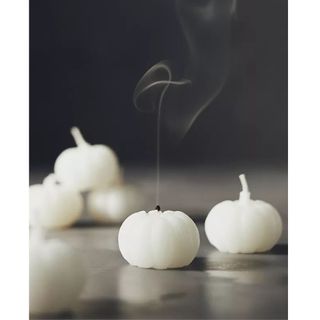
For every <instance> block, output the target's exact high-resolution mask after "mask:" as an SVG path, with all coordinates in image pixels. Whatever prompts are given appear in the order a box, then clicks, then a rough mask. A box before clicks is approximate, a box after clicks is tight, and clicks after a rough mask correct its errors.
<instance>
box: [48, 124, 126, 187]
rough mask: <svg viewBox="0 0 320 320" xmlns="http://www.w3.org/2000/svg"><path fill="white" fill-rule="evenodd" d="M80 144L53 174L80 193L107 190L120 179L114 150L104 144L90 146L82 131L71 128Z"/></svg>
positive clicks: (59, 162) (63, 155)
mask: <svg viewBox="0 0 320 320" xmlns="http://www.w3.org/2000/svg"><path fill="white" fill-rule="evenodd" d="M71 134H72V136H73V138H74V140H75V142H76V144H77V146H76V147H74V148H69V149H66V150H64V151H63V152H62V153H61V154H60V155H59V156H58V158H57V160H56V162H55V165H54V172H55V174H56V176H57V179H58V180H59V181H60V182H61V183H63V184H65V185H67V186H71V187H73V188H74V189H76V190H79V191H89V190H94V189H100V188H107V187H109V186H110V185H112V184H114V183H115V182H116V181H117V180H118V178H119V171H120V170H119V164H118V159H117V157H116V154H115V153H114V151H113V150H112V149H111V148H109V147H107V146H105V145H91V144H89V143H87V142H86V141H85V140H84V139H83V137H82V135H81V133H80V130H79V129H78V128H76V127H73V128H72V129H71Z"/></svg>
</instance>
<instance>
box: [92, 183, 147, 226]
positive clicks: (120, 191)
mask: <svg viewBox="0 0 320 320" xmlns="http://www.w3.org/2000/svg"><path fill="white" fill-rule="evenodd" d="M143 201H144V199H143V196H142V194H141V193H139V191H138V190H137V188H135V187H133V186H129V185H123V184H119V185H116V186H114V187H111V188H109V189H106V190H96V191H93V192H90V193H89V194H88V197H87V209H88V213H89V215H90V216H91V217H92V218H93V219H94V220H96V221H97V222H103V223H121V222H123V221H124V220H125V219H126V218H127V217H128V216H129V215H130V214H131V213H132V212H134V211H137V210H141V209H142V208H143Z"/></svg>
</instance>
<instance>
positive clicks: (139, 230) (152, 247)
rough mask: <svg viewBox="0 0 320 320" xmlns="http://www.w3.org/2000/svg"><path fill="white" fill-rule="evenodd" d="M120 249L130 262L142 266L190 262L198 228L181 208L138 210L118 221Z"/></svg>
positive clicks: (156, 267) (181, 265)
mask: <svg viewBox="0 0 320 320" xmlns="http://www.w3.org/2000/svg"><path fill="white" fill-rule="evenodd" d="M118 242H119V248H120V252H121V254H122V256H123V258H124V259H125V260H127V261H128V262H129V264H131V265H133V266H137V267H141V268H154V269H168V268H180V267H183V266H186V265H189V264H190V263H191V262H192V260H193V259H194V258H195V256H196V254H197V252H198V249H199V244H200V239H199V231H198V228H197V226H196V225H195V223H194V222H193V221H192V219H191V218H190V217H189V216H187V215H186V214H185V213H183V212H181V211H169V210H168V211H164V212H162V211H160V207H159V206H157V208H156V210H152V211H149V212H145V211H140V212H136V213H133V214H132V215H130V216H129V217H128V218H127V219H126V220H125V221H124V222H123V224H122V225H121V227H120V230H119V236H118Z"/></svg>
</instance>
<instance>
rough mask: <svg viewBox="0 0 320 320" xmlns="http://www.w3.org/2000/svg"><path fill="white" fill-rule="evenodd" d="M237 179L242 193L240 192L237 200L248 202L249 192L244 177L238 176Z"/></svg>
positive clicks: (242, 175)
mask: <svg viewBox="0 0 320 320" xmlns="http://www.w3.org/2000/svg"><path fill="white" fill-rule="evenodd" d="M239 179H240V183H241V187H242V191H241V192H240V197H239V199H240V200H241V201H246V200H249V199H250V191H249V187H248V183H247V179H246V176H245V175H244V174H240V176H239Z"/></svg>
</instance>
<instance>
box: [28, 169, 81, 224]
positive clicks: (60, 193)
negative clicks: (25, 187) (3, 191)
mask: <svg viewBox="0 0 320 320" xmlns="http://www.w3.org/2000/svg"><path fill="white" fill-rule="evenodd" d="M29 198H30V213H29V215H30V225H31V226H34V225H36V224H38V225H40V226H42V227H43V228H49V229H50V228H62V227H68V226H70V225H72V224H73V223H74V222H76V221H77V219H79V217H80V215H81V212H82V210H83V199H82V196H81V194H80V193H79V192H78V191H76V190H74V189H72V188H70V187H68V186H65V185H62V184H58V183H57V180H56V177H55V175H54V174H49V175H48V176H47V177H46V178H45V179H44V180H43V183H42V184H35V185H32V186H30V188H29Z"/></svg>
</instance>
